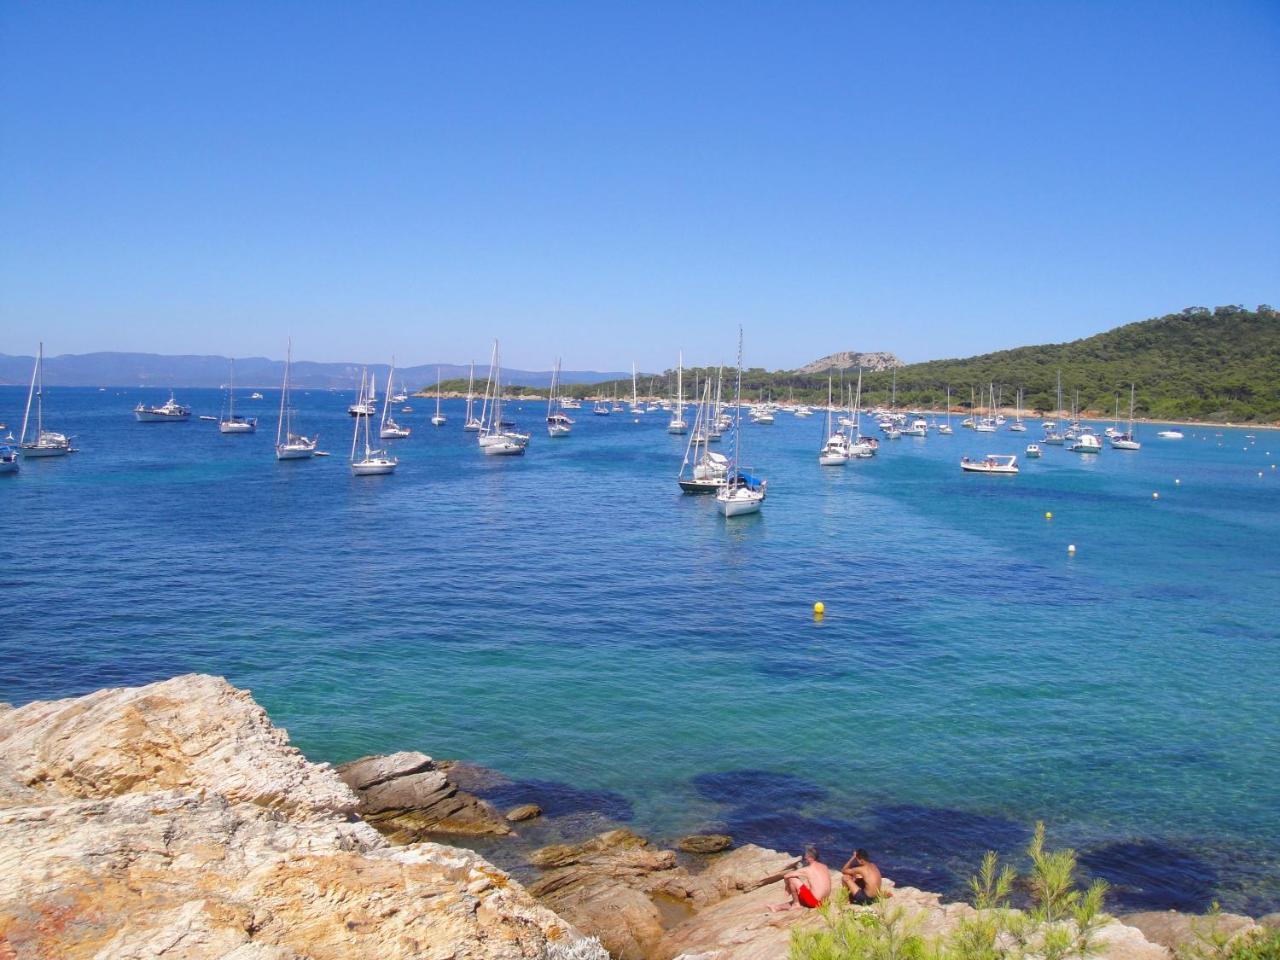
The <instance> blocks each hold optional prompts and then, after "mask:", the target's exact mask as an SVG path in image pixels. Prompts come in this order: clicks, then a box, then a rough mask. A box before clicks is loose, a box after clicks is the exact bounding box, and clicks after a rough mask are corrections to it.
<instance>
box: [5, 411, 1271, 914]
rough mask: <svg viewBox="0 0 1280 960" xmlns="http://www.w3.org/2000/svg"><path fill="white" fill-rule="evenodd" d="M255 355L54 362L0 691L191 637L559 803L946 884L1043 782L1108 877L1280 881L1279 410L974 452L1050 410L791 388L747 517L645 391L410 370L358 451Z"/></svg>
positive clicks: (1179, 902)
mask: <svg viewBox="0 0 1280 960" xmlns="http://www.w3.org/2000/svg"><path fill="white" fill-rule="evenodd" d="M264 393H266V394H267V396H266V399H265V400H262V401H258V402H256V403H255V404H253V405H252V406H253V407H254V408H255V411H256V412H259V413H260V415H262V416H263V418H264V423H263V429H262V430H261V432H259V433H258V434H256V435H253V436H248V437H221V436H219V435H218V434H217V432H216V428H215V427H214V426H213V425H212V424H208V423H201V422H198V421H194V420H193V421H192V422H190V423H188V424H154V425H144V424H136V423H134V422H133V419H132V416H131V415H130V412H129V411H130V409H131V407H132V406H133V404H135V403H136V402H137V401H138V399H139V398H142V397H145V398H148V399H154V400H157V401H158V400H160V399H163V397H164V396H165V394H164V393H162V392H160V391H140V390H128V391H125V390H110V391H107V392H105V393H99V392H97V391H94V390H74V389H62V390H59V389H56V388H55V389H53V390H51V391H50V406H51V408H52V411H53V420H54V425H55V426H59V425H61V426H65V427H66V428H67V429H68V431H69V432H73V433H75V434H77V435H78V436H79V440H78V444H79V446H81V447H82V448H83V452H81V453H79V454H77V455H76V456H74V457H72V458H70V459H67V460H63V461H50V462H29V463H28V464H27V465H26V466H25V467H24V469H23V471H22V473H21V475H19V476H18V477H0V509H3V514H4V517H5V520H6V521H7V523H6V535H5V536H4V537H3V538H2V539H0V588H2V589H3V595H4V598H5V614H4V617H3V619H2V620H0V699H6V700H10V701H13V702H24V701H27V700H30V699H35V698H49V697H60V696H69V695H72V694H78V693H83V692H86V691H88V690H91V689H96V688H98V687H101V686H104V685H119V684H136V683H143V682H146V681H150V680H154V679H157V678H162V677H167V676H170V675H173V674H175V673H180V672H184V671H190V670H199V671H207V672H212V673H218V674H223V675H225V676H227V677H228V678H229V679H230V680H231V681H232V682H234V683H236V684H238V685H242V686H247V687H250V688H252V689H253V691H254V694H255V696H256V697H257V698H258V699H259V701H261V702H262V703H263V704H264V705H265V706H266V707H267V708H268V709H269V710H270V712H271V715H272V717H273V718H274V719H275V720H276V721H277V722H278V723H280V724H281V725H283V726H285V727H287V728H288V730H289V732H290V734H291V736H292V737H293V739H294V740H295V742H296V743H298V745H299V746H301V747H302V748H303V749H304V750H305V751H306V752H307V754H308V755H309V756H311V757H312V758H314V759H325V760H332V761H342V760H346V759H350V758H351V757H354V756H357V755H360V754H364V753H369V752H375V751H389V750H395V749H422V750H425V751H427V752H429V753H432V754H434V755H436V756H441V757H463V758H467V759H469V760H473V761H475V762H477V763H481V764H485V765H488V766H492V767H495V768H497V769H500V770H502V771H504V772H506V773H507V774H509V775H511V776H512V777H514V778H517V780H536V781H540V782H541V783H542V785H541V786H540V787H539V788H538V790H539V791H540V793H539V795H540V796H541V797H543V798H547V797H550V798H551V800H550V801H549V810H550V812H555V809H554V808H556V807H557V805H558V808H559V809H562V810H565V811H567V810H570V809H577V808H581V807H596V808H604V809H605V810H606V811H607V812H608V813H610V814H612V815H614V816H617V817H620V818H624V819H629V820H630V821H631V822H632V823H633V824H634V825H635V826H636V827H637V828H638V829H640V830H642V831H648V832H652V833H654V834H657V835H660V836H670V835H672V834H677V833H680V832H684V831H688V830H693V829H700V828H705V827H708V826H717V827H722V828H725V829H728V830H730V832H732V833H733V834H734V835H735V836H736V837H738V838H740V839H743V840H756V841H759V842H766V843H773V844H775V845H782V846H789V847H791V848H793V849H794V848H795V847H796V846H798V845H799V844H800V843H802V842H804V841H806V840H818V841H820V842H823V843H827V844H829V845H835V846H837V847H840V848H843V847H846V846H850V845H852V844H853V843H855V842H856V843H860V844H862V845H865V846H868V847H869V848H870V849H871V850H872V851H873V853H877V854H878V855H879V856H880V858H881V859H882V861H883V863H884V864H885V865H886V868H887V870H888V871H889V872H890V874H891V875H894V876H898V877H900V878H902V879H905V880H907V881H911V882H916V883H921V884H925V885H927V886H931V887H933V888H935V889H947V890H951V889H954V888H955V885H956V884H957V883H958V882H959V881H960V880H961V879H962V878H963V876H964V875H965V874H966V872H967V871H968V870H970V869H971V868H972V867H973V865H974V864H975V863H976V861H977V859H979V858H980V856H981V853H982V851H983V850H984V849H985V848H986V847H988V846H995V847H997V848H999V849H1002V850H1012V849H1016V848H1017V847H1019V846H1020V845H1021V844H1022V843H1023V842H1024V841H1025V838H1026V836H1027V834H1028V832H1029V830H1030V827H1031V825H1032V824H1033V823H1034V821H1035V820H1036V819H1037V818H1042V819H1044V820H1046V821H1047V822H1048V823H1049V827H1050V833H1051V837H1052V838H1053V839H1054V840H1056V841H1058V842H1064V843H1071V844H1073V845H1075V846H1077V847H1078V848H1079V849H1080V850H1081V852H1082V858H1083V861H1084V863H1085V865H1086V867H1087V868H1088V869H1089V870H1090V871H1091V872H1093V873H1096V874H1099V875H1102V876H1106V877H1108V878H1109V879H1111V880H1112V881H1113V882H1115V883H1116V884H1117V890H1116V895H1115V896H1116V900H1117V901H1118V902H1119V903H1120V904H1121V905H1122V906H1183V907H1204V906H1207V904H1208V902H1209V901H1210V900H1211V899H1213V898H1215V897H1216V898H1218V899H1220V900H1222V902H1223V903H1224V904H1225V905H1227V906H1229V907H1232V908H1235V909H1245V910H1251V911H1254V912H1258V911H1261V910H1265V909H1273V910H1274V909H1276V908H1277V907H1278V906H1280V803H1278V802H1277V793H1276V771H1277V768H1278V763H1280V719H1277V717H1278V712H1277V710H1276V689H1277V681H1280V657H1278V656H1277V654H1278V653H1280V637H1278V634H1280V627H1278V626H1277V625H1278V624H1280V538H1278V536H1277V535H1278V534H1280V472H1273V471H1272V470H1271V469H1270V465H1271V463H1273V462H1276V461H1280V434H1277V433H1275V432H1270V431H1261V430H1259V431H1256V441H1251V440H1249V439H1246V434H1247V433H1250V432H1252V431H1247V430H1231V429H1221V430H1216V429H1211V428H1188V429H1187V438H1186V439H1185V440H1183V441H1181V442H1177V441H1160V440H1157V439H1156V438H1155V436H1154V433H1155V429H1154V428H1146V429H1144V431H1143V432H1144V433H1145V436H1144V440H1145V441H1146V442H1145V446H1144V448H1143V450H1142V451H1141V452H1140V453H1138V454H1129V455H1126V454H1121V453H1117V452H1115V451H1111V450H1108V451H1106V452H1104V453H1103V454H1102V455H1101V456H1099V457H1097V458H1082V457H1080V456H1078V455H1075V454H1071V453H1068V452H1067V451H1065V450H1063V449H1061V448H1053V447H1050V448H1046V451H1045V456H1044V458H1043V459H1042V460H1040V461H1039V462H1034V461H1031V462H1026V461H1024V463H1023V467H1024V469H1023V472H1022V474H1021V475H1020V476H1018V477H1017V478H1012V479H1005V478H992V477H980V476H966V475H962V474H961V472H960V470H959V468H958V466H957V461H958V459H959V458H960V456H962V455H964V454H969V455H974V454H982V453H986V452H988V451H993V452H995V451H1009V452H1016V451H1018V450H1020V449H1021V447H1022V446H1023V445H1024V444H1025V443H1026V442H1027V440H1028V439H1030V438H1034V436H1035V435H1036V433H1037V431H1036V430H1035V429H1034V428H1033V430H1032V431H1030V432H1029V433H1028V434H1026V435H1024V436H1023V437H1022V438H1019V437H1018V435H1015V434H1002V435H998V437H991V436H990V435H975V434H973V433H971V432H969V431H964V430H959V429H957V433H956V435H955V436H954V437H951V438H946V437H937V436H934V437H930V438H929V439H927V440H923V441H921V440H913V439H909V438H904V439H902V440H899V441H896V442H888V441H886V442H884V443H883V444H882V452H881V454H880V456H879V457H878V458H876V459H875V460H872V461H864V462H858V463H854V464H851V465H849V466H848V467H846V468H843V469H830V468H828V469H821V468H819V467H818V465H817V462H816V449H817V446H818V443H819V433H820V430H821V425H820V424H819V423H818V419H819V418H818V417H816V416H815V417H814V418H812V419H810V420H796V419H794V418H793V417H791V416H789V415H786V414H783V415H780V416H779V417H778V422H777V423H776V424H775V425H774V426H772V427H768V426H749V427H747V428H746V442H747V449H748V454H749V456H748V459H749V460H750V461H751V462H752V463H753V464H754V465H755V466H756V467H757V468H758V469H759V471H760V472H761V473H762V474H764V475H766V476H768V477H769V479H770V492H769V500H768V503H767V505H766V508H765V513H764V514H763V515H761V516H759V517H755V518H744V519H740V520H737V521H734V522H731V523H725V522H724V521H723V520H722V518H720V517H719V516H718V515H717V514H716V512H715V510H714V507H713V504H712V503H711V502H710V501H708V500H706V499H701V498H693V497H685V496H682V495H681V494H680V493H679V491H678V489H677V488H676V486H675V483H674V474H675V472H676V469H677V467H678V464H679V459H680V454H681V451H682V449H683V443H682V439H681V438H674V437H669V436H668V435H667V434H666V433H665V420H664V419H663V418H661V417H660V416H658V415H653V416H650V417H645V418H642V419H641V422H640V423H638V424H637V423H634V422H632V421H631V419H630V418H626V417H621V416H613V417H609V418H601V417H593V416H591V415H590V412H589V411H587V410H584V411H580V413H581V414H582V415H581V416H579V417H578V425H577V427H576V428H575V433H574V435H573V436H572V437H571V438H570V439H568V440H563V441H551V440H549V439H547V438H546V437H545V435H543V434H542V433H541V432H540V431H538V432H535V436H534V440H533V442H532V445H531V448H530V452H529V455H528V456H527V457H525V458H524V459H522V460H505V459H501V458H495V459H486V458H484V457H482V456H480V455H479V453H478V451H477V450H476V449H475V446H474V438H473V437H471V436H470V435H464V434H463V433H462V432H461V429H460V427H461V404H460V403H457V402H453V403H449V404H446V412H447V413H448V414H449V415H450V416H451V421H450V423H449V425H448V426H447V427H445V428H442V429H439V430H437V429H434V428H432V427H431V426H430V424H429V423H428V417H429V416H430V412H431V403H430V402H429V401H426V400H420V399H419V400H415V401H413V402H414V405H415V407H416V412H415V413H414V414H412V415H407V416H405V417H403V418H402V419H403V420H405V421H408V422H409V423H411V424H412V425H413V427H414V429H415V434H414V436H413V437H412V438H411V439H409V440H407V441H402V442H400V443H399V444H398V445H397V450H398V452H399V453H400V456H401V460H402V465H401V467H400V471H399V472H398V473H397V474H396V475H395V476H393V477H389V478H372V479H370V478H366V479H359V480H357V479H353V478H351V477H350V475H349V472H348V470H347V466H346V462H345V459H344V454H345V453H346V450H347V449H348V447H349V444H350V429H351V422H350V419H349V418H348V417H346V415H345V413H344V410H345V406H346V403H347V402H349V399H350V398H349V397H348V396H346V395H341V394H329V393H326V392H321V391H313V392H311V393H309V394H302V395H299V396H298V397H297V400H298V404H299V407H300V408H301V418H302V422H303V425H304V426H308V427H310V428H311V429H317V428H318V429H319V430H320V431H321V434H322V446H324V447H327V448H328V449H330V450H331V451H333V453H334V456H333V457H331V458H329V459H327V460H316V461H311V462H301V463H285V464H277V463H276V462H274V460H273V459H272V458H271V452H270V451H271V442H272V439H273V435H274V422H273V420H272V417H273V414H274V406H273V404H274V403H275V402H276V400H277V398H278V394H276V393H275V392H274V391H264ZM24 399H25V394H24V392H23V391H21V390H19V389H16V388H0V420H4V421H6V422H7V423H8V424H9V426H10V427H11V428H16V427H17V425H18V423H19V422H20V417H21V412H22V402H23V400H24ZM180 399H184V400H186V401H187V402H190V403H192V404H194V405H195V407H196V412H197V413H213V414H216V413H217V412H218V407H219V403H220V398H219V395H218V394H217V393H216V392H214V391H199V390H188V391H182V392H180ZM540 415H541V406H540V405H537V404H531V405H527V407H526V409H525V410H524V411H523V412H517V416H518V417H519V419H520V420H521V422H522V423H523V424H525V425H526V426H529V427H534V428H537V427H538V426H539V419H540ZM1219 434H1220V435H1219ZM1259 471H1262V473H1263V476H1262V477H1259V476H1258V472H1259ZM1175 478H1177V479H1180V480H1181V484H1178V485H1175V482H1174V481H1175ZM1153 491H1158V492H1159V493H1160V499H1159V500H1158V501H1154V500H1152V497H1151V494H1152V492H1153ZM1046 510H1048V511H1052V512H1053V514H1054V519H1053V520H1051V521H1046V520H1045V519H1044V513H1045V511H1046ZM1069 543H1075V544H1076V545H1077V548H1078V550H1077V553H1076V554H1075V556H1074V557H1071V556H1069V555H1068V554H1067V551H1066V546H1067V544H1069ZM815 600H823V601H824V602H825V603H826V607H827V615H826V617H825V619H824V620H823V621H822V622H821V623H815V622H814V620H813V618H812V616H811V613H810V608H811V605H812V603H813V602H814V601H815ZM568 785H572V788H570V787H569V786H568ZM531 789H532V788H531ZM1197 878H1199V880H1197Z"/></svg>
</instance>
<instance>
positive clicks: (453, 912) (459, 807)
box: [0, 675, 1255, 960]
mask: <svg viewBox="0 0 1280 960" xmlns="http://www.w3.org/2000/svg"><path fill="white" fill-rule="evenodd" d="M423 746H426V745H423ZM486 777H491V778H492V777H500V775H499V774H493V773H492V772H489V771H483V770H481V769H480V768H473V767H468V766H466V765H464V764H453V763H448V762H443V761H437V760H435V759H433V758H432V757H430V756H428V755H427V754H423V753H418V752H409V751H406V752H402V753H396V754H391V755H388V756H381V757H365V758H361V759H360V760H356V761H353V762H352V763H349V764H344V765H343V766H341V767H339V768H337V769H336V770H335V769H333V768H331V767H330V766H328V765H327V764H322V763H312V762H309V761H308V760H307V759H306V758H305V757H303V756H302V754H301V753H299V752H298V750H297V749H295V748H294V747H292V746H290V744H289V741H288V736H287V734H286V733H285V731H284V730H282V729H280V728H278V727H275V726H273V725H272V723H271V721H270V719H269V718H268V717H267V715H266V713H265V711H263V709H262V708H261V707H259V706H258V705H257V704H256V703H255V702H254V701H253V699H252V697H251V695H250V694H249V693H248V692H247V691H243V690H237V689H236V688H234V687H232V686H231V685H230V684H228V683H227V682H226V681H224V680H222V679H219V678H216V677H209V676H200V675H187V676H182V677H176V678H174V679H172V680H168V681H164V682H162V683H155V684H151V685H148V686H145V687H138V688H129V689H115V690H102V691H98V692H97V693H93V694H90V695H88V696H85V697H80V698H75V699H69V700H60V701H53V702H37V703H31V704H27V705H26V706H24V707H21V708H18V709H13V708H8V707H6V706H3V705H0V960H36V958H41V960H43V958H47V957H59V958H67V960H90V958H92V960H134V958H137V960H141V958H184V960H214V958H219V960H301V958H316V960H328V958H333V960H338V958H344V960H365V958H368V960H397V958H431V960H446V958H455V960H469V958H495V960H497V958H501V960H506V958H513V960H514V958H528V960H543V958H546V960H559V958H564V960H604V958H605V956H606V950H607V951H608V954H609V955H612V956H613V957H615V958H618V960H675V958H680V957H683V958H685V960H694V958H697V960H764V958H782V957H785V956H786V955H787V950H788V944H789V942H790V938H791V934H792V929H793V928H794V927H796V926H798V925H815V924H818V923H821V922H823V920H822V918H821V917H819V916H818V915H817V914H815V913H813V912H809V911H797V912H793V913H787V914H781V915H776V914H769V913H767V912H766V911H765V910H764V905H765V904H766V903H768V902H774V901H776V900H777V898H778V889H777V886H776V885H774V886H773V887H772V888H768V887H763V888H762V887H759V886H758V882H759V881H760V880H761V879H762V878H763V877H766V876H768V875H769V874H772V873H775V872H777V871H778V870H780V869H782V868H784V867H785V866H787V865H788V864H790V863H792V862H793V861H794V858H793V857H792V856H791V855H790V854H787V853H781V852H778V851H773V850H767V849H764V848H762V847H757V846H752V845H750V844H747V845H740V846H734V845H733V841H732V838H729V837H724V836H715V835H705V836H704V835H699V836H693V837H686V838H682V839H680V840H678V841H676V842H675V843H673V847H675V848H676V849H665V848H663V847H661V846H657V845H654V844H653V843H651V842H650V841H649V840H648V839H646V838H645V837H641V836H639V835H637V834H635V833H634V832H632V831H630V830H628V829H625V828H619V827H617V826H616V825H614V824H611V823H609V821H608V818H607V817H592V816H574V817H552V816H544V815H543V813H542V810H541V808H540V806H539V805H538V804H537V803H534V802H523V803H520V804H518V805H515V806H512V807H510V808H506V809H499V808H498V807H496V806H494V805H492V804H490V803H489V802H486V801H485V800H483V799H481V798H480V797H478V796H476V795H475V793H474V792H472V791H473V790H476V789H477V788H476V786H475V784H477V783H480V782H482V781H483V780H484V779H485V778H486ZM522 835H523V836H522ZM544 840H552V841H554V842H545V843H542V842H541V841H544ZM535 844H536V845H535ZM468 847H472V848H475V849H467V848H468ZM475 850H483V851H485V852H486V853H488V854H490V855H491V859H505V860H506V861H510V866H511V870H504V869H500V868H499V867H498V866H495V865H494V864H493V863H492V862H491V859H487V858H486V856H482V855H481V853H477V852H475ZM513 851H520V852H519V853H518V854H517V853H514V852H513ZM516 872H518V873H519V874H520V876H521V877H523V879H524V881H525V882H521V879H518V878H517V877H516V876H513V873H516ZM889 882H890V884H891V883H892V881H891V880H890V881H889ZM893 903H894V905H895V906H900V907H902V908H903V910H904V911H905V912H906V913H907V914H909V915H910V916H912V917H913V918H915V922H917V923H918V924H919V925H920V928H921V929H922V930H924V931H926V932H931V933H945V932H947V931H948V930H951V929H954V928H955V926H956V925H957V924H958V923H960V921H961V920H962V919H964V918H965V917H967V916H972V915H973V914H974V910H973V908H972V907H970V906H968V905H967V904H963V903H945V904H944V903H943V902H941V899H940V898H939V897H938V896H937V895H936V894H932V893H928V892H924V891H920V890H914V889H912V888H910V887H898V888H895V889H894V898H893ZM1213 922H1214V923H1215V924H1218V925H1219V928H1220V929H1222V930H1224V931H1225V932H1226V933H1229V934H1238V933H1241V932H1247V931H1248V930H1251V929H1253V928H1254V927H1255V923H1254V921H1253V920H1252V919H1250V918H1248V917H1234V916H1230V915H1225V916H1223V917H1220V918H1217V919H1216V920H1214V921H1213ZM1192 928H1193V921H1192V919H1191V918H1189V917H1186V916H1185V915H1181V914H1174V913H1158V914H1146V915H1134V916H1131V917H1126V918H1122V919H1121V920H1116V919H1109V920H1108V921H1107V922H1106V923H1105V924H1104V925H1103V926H1102V928H1101V930H1100V931H1099V935H1098V938H1097V941H1096V943H1097V946H1096V948H1095V950H1096V955H1097V956H1099V957H1106V958H1111V960H1170V958H1171V956H1172V950H1173V949H1174V948H1176V947H1177V946H1178V945H1179V944H1180V943H1183V942H1185V941H1186V940H1187V939H1188V938H1189V937H1190V936H1191V935H1192ZM597 938H598V939H597Z"/></svg>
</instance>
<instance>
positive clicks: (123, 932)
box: [0, 675, 603, 960]
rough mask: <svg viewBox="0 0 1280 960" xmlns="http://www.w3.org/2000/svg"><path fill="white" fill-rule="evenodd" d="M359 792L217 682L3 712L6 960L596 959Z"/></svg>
mask: <svg viewBox="0 0 1280 960" xmlns="http://www.w3.org/2000/svg"><path fill="white" fill-rule="evenodd" d="M358 803H359V801H358V799H357V797H356V795H355V794H354V793H353V792H352V791H351V789H350V788H349V787H348V786H347V785H346V784H345V783H343V782H342V780H341V779H339V777H338V776H337V774H336V773H334V771H333V770H331V769H330V768H329V767H328V766H326V765H324V764H315V763H310V762H308V761H307V760H306V758H305V757H303V756H302V755H301V754H300V753H299V752H298V751H297V750H296V749H294V748H293V747H291V746H289V742H288V737H287V735H286V733H285V731H283V730H281V729H279V728H277V727H274V726H272V724H271V722H270V720H269V719H268V718H267V715H266V713H265V712H264V711H263V710H262V708H261V707H259V706H258V705H257V704H256V703H254V701H253V699H252V698H251V696H250V695H249V693H248V692H247V691H243V690H237V689H235V688H234V687H232V686H231V685H230V684H228V683H226V681H224V680H220V679H217V678H214V677H206V676H197V675H190V676H182V677H177V678H175V679H173V680H168V681H165V682H163V683H156V684H151V685H149V686H145V687H140V688H136V689H120V690H103V691H99V692H98V693H94V694H91V695H89V696H86V697H80V698H78V699H73V700H60V701H55V702H48V703H31V704H28V705H26V706H24V707H21V708H19V709H10V710H5V711H3V712H0V958H4V960H28V958H30V960H36V958H41V960H43V958H47V957H59V958H64V960H89V958H93V960H133V958H138V960H141V958H144V957H145V958H175V960H176V958H182V960H213V958H219V960H301V958H316V960H328V958H333V960H338V958H342V960H396V958H439V960H444V958H456V960H464V958H504V960H505V958H512V960H515V958H543V957H549V956H557V955H565V956H568V955H570V954H572V955H575V956H582V957H584V958H591V957H592V956H593V955H594V957H595V958H596V960H601V958H603V951H602V950H600V948H599V947H598V946H593V945H592V944H591V943H590V941H585V940H584V939H583V937H582V935H581V934H580V933H579V932H578V931H577V930H575V929H574V928H573V927H572V926H570V925H569V924H567V923H565V922H564V921H563V920H561V919H560V918H559V917H558V916H556V915H555V914H554V913H552V912H551V911H550V910H548V909H547V908H546V907H544V906H542V905H540V904H539V903H537V902H536V901H535V900H534V899H533V898H532V897H531V896H530V895H529V894H528V893H527V892H526V891H525V890H524V888H523V887H522V886H521V885H520V884H519V883H517V882H515V881H514V880H513V879H512V878H511V877H510V876H508V875H507V874H506V873H504V872H503V871H501V870H499V869H497V868H496V867H494V866H493V865H492V864H490V863H489V862H487V861H486V860H484V859H482V858H481V857H479V856H477V855H476V854H474V853H471V852H468V851H465V850H461V849H457V848H454V847H448V846H442V845H439V844H435V843H412V844H408V845H403V846H394V845H392V844H391V843H389V842H388V841H387V840H386V839H385V838H384V837H383V836H382V835H380V834H379V833H378V832H377V831H376V830H375V829H374V828H373V827H371V826H370V825H369V824H367V823H365V822H363V821H362V820H360V819H358V818H357V817H356V816H355V810H356V809H357V806H358Z"/></svg>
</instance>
